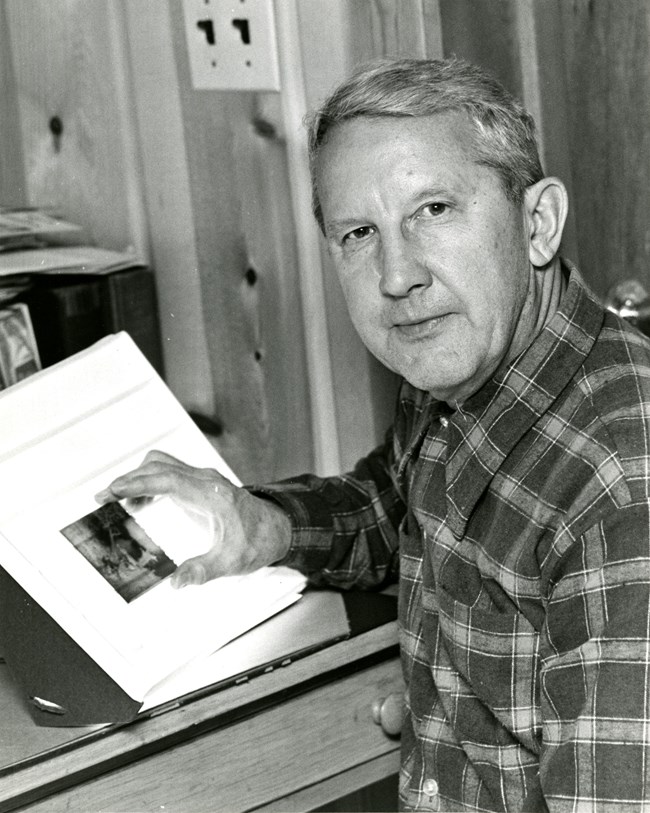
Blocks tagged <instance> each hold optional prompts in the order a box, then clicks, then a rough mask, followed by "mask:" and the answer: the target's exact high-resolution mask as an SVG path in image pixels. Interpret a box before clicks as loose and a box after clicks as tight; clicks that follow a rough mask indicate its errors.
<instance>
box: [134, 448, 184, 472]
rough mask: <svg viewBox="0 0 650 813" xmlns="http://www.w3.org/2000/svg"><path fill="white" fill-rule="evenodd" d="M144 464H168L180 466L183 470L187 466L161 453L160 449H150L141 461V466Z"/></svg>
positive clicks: (175, 458)
mask: <svg viewBox="0 0 650 813" xmlns="http://www.w3.org/2000/svg"><path fill="white" fill-rule="evenodd" d="M146 463H169V464H170V465H172V466H182V467H183V468H185V467H186V466H187V464H186V463H183V461H182V460H179V459H178V458H177V457H174V456H173V455H170V454H168V453H167V452H162V451H161V450H160V449H151V451H149V452H147V454H146V455H145V456H144V460H143V461H142V465H145V464H146Z"/></svg>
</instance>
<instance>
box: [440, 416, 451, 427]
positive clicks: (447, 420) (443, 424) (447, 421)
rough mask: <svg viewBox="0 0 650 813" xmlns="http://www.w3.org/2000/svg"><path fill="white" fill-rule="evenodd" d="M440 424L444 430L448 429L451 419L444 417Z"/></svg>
mask: <svg viewBox="0 0 650 813" xmlns="http://www.w3.org/2000/svg"><path fill="white" fill-rule="evenodd" d="M440 423H441V425H442V428H443V429H446V428H447V427H448V426H449V418H447V417H445V416H444V415H443V416H442V418H440Z"/></svg>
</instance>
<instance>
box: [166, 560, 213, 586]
mask: <svg viewBox="0 0 650 813" xmlns="http://www.w3.org/2000/svg"><path fill="white" fill-rule="evenodd" d="M225 575H226V571H225V568H224V567H223V566H221V565H220V564H219V562H218V560H217V559H216V558H215V556H214V553H211V554H202V555H201V556H194V557H193V558H192V559H186V560H185V561H184V562H183V563H182V564H180V565H179V566H178V567H177V568H176V570H175V571H174V573H173V574H172V577H171V585H172V587H174V588H175V589H177V590H178V589H180V588H181V587H187V586H188V585H190V584H204V583H205V582H207V581H209V580H210V579H215V578H217V577H218V576H225Z"/></svg>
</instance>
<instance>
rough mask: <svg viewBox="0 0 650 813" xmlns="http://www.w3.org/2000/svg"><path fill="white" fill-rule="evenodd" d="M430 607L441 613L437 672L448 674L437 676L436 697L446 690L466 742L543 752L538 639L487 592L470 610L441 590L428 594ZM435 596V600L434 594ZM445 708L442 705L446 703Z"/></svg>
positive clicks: (519, 614)
mask: <svg viewBox="0 0 650 813" xmlns="http://www.w3.org/2000/svg"><path fill="white" fill-rule="evenodd" d="M425 592H426V594H427V595H425V596H423V609H424V612H425V615H426V613H427V608H426V605H427V604H429V603H430V604H431V606H432V607H433V606H435V607H436V608H437V615H438V627H439V636H440V637H439V644H438V646H439V652H438V657H437V658H436V664H437V666H440V665H444V666H443V672H444V671H445V668H446V669H447V670H449V672H450V674H449V675H446V676H444V677H443V676H442V673H441V674H440V675H438V676H437V677H436V676H435V675H434V679H435V680H436V685H437V687H438V691H439V692H440V690H441V688H443V692H441V694H443V693H444V687H446V689H447V692H446V694H447V703H446V704H445V705H447V707H448V708H447V711H448V714H449V716H450V718H451V720H452V725H453V726H454V728H455V729H456V731H457V733H459V734H460V735H461V736H462V737H467V738H469V739H471V740H473V741H474V742H482V743H490V744H500V745H501V744H507V743H512V738H513V737H514V739H516V740H517V741H519V742H521V743H523V744H524V745H525V746H526V747H527V748H529V749H530V750H532V751H535V752H538V750H539V745H538V743H539V737H540V736H541V728H540V721H539V688H538V677H539V633H538V632H537V630H536V629H535V627H534V626H533V625H532V624H531V623H530V622H529V621H528V619H527V618H526V616H525V615H524V614H523V613H522V612H521V611H520V610H519V609H518V608H517V607H516V605H515V604H514V603H512V602H510V606H509V607H506V608H503V607H499V608H497V607H496V605H495V604H494V602H493V600H492V598H491V597H490V595H489V594H488V593H487V591H485V590H481V591H480V593H479V595H478V597H477V599H476V600H475V601H474V602H473V603H472V604H466V603H463V602H462V601H459V600H458V599H456V598H454V597H453V596H452V595H451V594H450V593H449V592H447V590H445V589H444V588H443V587H441V586H440V585H438V586H437V587H436V588H435V591H432V590H426V591H425ZM433 592H435V596H432V595H431V594H432V593H433ZM443 702H444V701H443Z"/></svg>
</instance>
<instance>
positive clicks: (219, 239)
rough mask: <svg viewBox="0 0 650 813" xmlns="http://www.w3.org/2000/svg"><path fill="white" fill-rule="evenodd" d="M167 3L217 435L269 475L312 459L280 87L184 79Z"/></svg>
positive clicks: (248, 470) (178, 26) (244, 467)
mask: <svg viewBox="0 0 650 813" xmlns="http://www.w3.org/2000/svg"><path fill="white" fill-rule="evenodd" d="M169 10H170V15H171V21H172V30H173V32H174V42H175V56H176V65H177V71H178V83H179V88H180V98H181V107H182V117H183V126H184V133H185V145H186V154H187V162H188V168H189V182H190V190H191V199H192V210H193V213H194V233H195V241H196V250H197V260H198V268H199V276H200V295H201V305H202V312H201V314H200V317H201V318H202V319H203V321H204V324H205V330H206V338H207V348H208V358H209V362H210V367H211V372H212V380H213V387H214V399H215V417H216V418H217V419H218V420H219V421H220V423H221V424H222V425H223V435H222V436H221V437H220V438H219V439H218V445H219V446H220V448H222V450H223V452H224V455H225V456H226V457H227V458H228V460H229V462H230V463H231V465H232V466H233V467H234V468H235V470H236V471H237V472H238V474H239V475H240V476H241V477H242V479H244V480H245V481H248V482H250V481H252V480H254V481H256V482H261V481H268V480H271V479H278V478H280V477H285V476H289V475H290V474H294V473H296V471H306V470H311V469H312V468H313V444H312V437H311V425H310V412H309V394H308V390H307V382H308V377H307V370H306V362H305V353H304V346H305V340H304V334H303V330H302V320H301V316H300V314H301V310H300V295H299V282H298V269H297V264H296V247H295V242H294V237H293V228H292V213H291V205H290V195H289V188H288V180H287V167H286V154H285V150H284V145H283V142H282V122H281V119H280V108H279V98H278V97H277V95H275V96H274V95H269V96H267V95H265V94H254V93H245V92H219V91H197V90H194V89H193V87H192V85H191V79H190V75H189V65H188V60H187V49H186V43H185V34H184V27H183V20H182V9H181V8H180V6H179V5H178V4H176V3H170V4H169ZM197 316H198V315H197Z"/></svg>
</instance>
